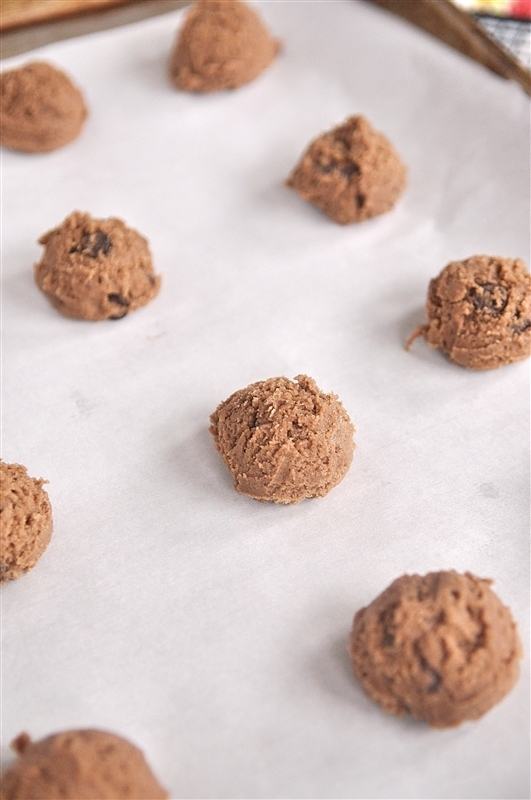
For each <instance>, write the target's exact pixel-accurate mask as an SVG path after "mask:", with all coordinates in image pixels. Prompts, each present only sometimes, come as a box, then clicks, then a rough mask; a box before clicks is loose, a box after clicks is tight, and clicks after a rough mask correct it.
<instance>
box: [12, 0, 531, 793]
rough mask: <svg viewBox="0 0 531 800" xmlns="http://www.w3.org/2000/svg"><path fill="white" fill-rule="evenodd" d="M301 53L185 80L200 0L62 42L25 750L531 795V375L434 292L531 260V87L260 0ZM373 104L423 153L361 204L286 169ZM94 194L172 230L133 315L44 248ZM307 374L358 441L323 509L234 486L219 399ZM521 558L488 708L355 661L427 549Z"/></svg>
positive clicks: (40, 195)
mask: <svg viewBox="0 0 531 800" xmlns="http://www.w3.org/2000/svg"><path fill="white" fill-rule="evenodd" d="M257 8H258V10H259V11H260V13H261V15H262V18H263V19H264V21H266V23H267V24H268V26H269V28H270V30H271V32H272V33H273V34H274V35H276V36H278V37H280V38H281V39H282V40H283V42H284V51H283V53H282V55H281V56H280V57H279V58H278V60H277V62H276V63H275V64H274V65H273V66H272V67H271V68H270V69H269V70H268V71H267V72H265V73H264V74H263V75H262V76H261V77H260V78H259V79H258V80H257V81H255V82H254V83H253V84H250V85H248V86H247V87H244V88H241V89H239V90H238V91H234V92H226V93H225V92H224V93H219V94H213V95H209V96H192V95H188V94H183V93H179V92H177V91H176V90H174V89H173V88H172V86H171V85H170V84H169V82H168V80H167V77H166V68H167V66H166V65H167V58H168V54H169V51H170V49H171V47H172V44H173V40H174V36H175V33H176V30H177V28H178V26H179V24H180V22H181V20H182V12H176V13H171V14H168V15H164V16H162V17H158V18H156V19H153V20H149V21H143V22H141V23H138V24H135V25H132V26H129V27H125V28H123V29H119V30H114V31H110V32H106V33H98V34H95V35H92V36H88V37H85V38H82V39H76V40H75V41H71V42H66V43H65V42H63V43H60V44H54V45H51V46H49V47H47V48H44V49H42V50H40V51H39V52H35V53H33V54H29V55H26V56H25V57H19V58H17V59H13V60H12V61H10V62H8V63H5V64H4V68H6V67H8V66H12V65H16V64H21V63H24V62H26V61H28V60H31V59H32V58H37V57H39V58H46V59H47V60H49V61H51V62H52V63H55V64H56V65H57V66H59V67H60V68H62V69H64V70H66V71H67V72H68V73H69V74H70V75H71V76H72V77H73V79H74V80H75V81H76V82H77V83H78V84H79V85H80V86H81V87H82V88H83V91H84V93H85V95H86V99H87V102H88V105H89V107H90V117H89V119H88V122H87V125H86V128H85V130H84V132H83V134H82V136H81V137H80V138H79V139H78V140H77V141H76V142H74V143H73V144H71V145H70V146H68V147H67V148H64V149H63V150H60V151H57V152H55V153H51V154H48V155H40V156H28V155H24V154H18V153H14V152H10V151H7V150H5V149H4V150H3V151H2V263H3V276H2V284H3V323H2V337H3V365H4V366H3V382H2V400H3V458H4V459H5V460H6V461H8V462H19V463H22V464H24V465H25V466H27V468H28V470H29V472H30V474H31V475H34V476H37V477H38V476H42V477H45V478H47V479H49V481H50V483H49V486H48V491H49V496H50V498H51V501H52V505H53V510H54V518H55V529H54V535H53V539H52V543H51V545H50V547H49V549H48V551H47V552H46V554H45V555H44V556H43V558H42V559H41V561H40V562H39V564H38V566H37V567H36V568H35V569H34V570H33V571H32V572H31V573H29V574H28V575H26V576H24V577H23V578H22V579H20V580H19V581H17V582H14V583H13V584H11V585H8V586H6V587H4V588H3V590H2V610H1V615H2V717H3V718H2V755H3V757H4V763H6V764H7V763H9V761H10V759H11V755H10V754H9V749H8V743H9V741H10V740H11V739H12V738H13V737H14V736H15V735H16V734H18V733H19V732H20V731H21V730H27V731H28V732H29V733H30V734H31V736H32V737H34V738H39V737H41V736H44V735H47V734H48V733H50V732H53V731H57V730H64V729H67V728H74V727H75V728H77V727H99V728H104V729H109V730H112V731H115V732H117V733H120V734H122V735H124V736H126V737H128V738H130V739H131V740H132V741H134V742H136V743H137V744H138V745H139V746H140V747H141V748H142V749H143V750H144V752H145V753H146V756H147V758H148V760H149V762H150V763H151V765H152V767H153V769H154V771H155V772H156V774H157V775H158V777H159V779H160V780H161V782H162V783H163V784H164V785H165V786H166V787H167V788H168V791H169V792H170V796H171V797H175V798H178V797H190V798H207V797H210V798H259V797H260V798H262V797H270V798H285V797H292V798H302V797H312V798H522V797H526V796H529V610H528V593H529V511H528V509H529V490H528V487H529V444H528V442H529V425H528V418H529V365H528V363H519V364H515V365H511V366H508V367H504V368H502V369H500V370H495V371H492V372H486V373H474V372H468V371H466V370H464V369H461V368H458V367H455V366H453V365H451V364H450V363H449V362H448V361H447V360H446V359H445V358H444V357H443V356H442V355H441V354H440V353H438V352H437V351H431V350H429V349H428V348H427V346H426V345H425V344H424V343H423V342H422V341H420V340H418V341H417V342H415V344H414V345H413V348H412V350H411V352H409V353H407V352H406V351H405V350H404V346H403V345H404V342H405V340H406V339H407V337H408V336H409V334H410V333H411V331H412V330H413V329H414V328H415V326H416V325H417V324H419V323H420V322H421V321H422V319H423V305H424V298H425V294H426V289H427V284H428V281H429V279H430V278H431V277H433V276H434V275H436V274H437V273H438V272H439V271H440V269H441V268H442V267H443V266H444V265H445V264H446V263H448V261H450V260H455V259H458V258H465V257H467V256H469V255H472V254H474V253H489V254H500V255H504V256H512V257H522V258H524V260H526V262H527V263H528V264H529V255H530V254H529V238H530V237H529V210H530V209H529V205H530V204H529V103H528V99H527V98H526V97H525V95H524V93H523V92H522V91H521V90H520V89H519V87H517V86H515V85H511V84H508V83H506V82H504V81H502V80H501V79H498V78H497V77H495V76H493V75H491V74H490V73H488V72H486V71H485V70H484V69H483V68H482V67H481V66H479V65H476V64H473V63H471V62H470V61H468V60H467V59H465V58H464V57H461V56H460V55H459V54H456V53H455V52H453V51H451V50H449V49H447V48H445V47H444V46H442V45H439V44H438V43H437V42H435V41H434V40H433V39H432V38H430V37H428V36H426V35H424V34H422V33H421V32H419V31H417V30H415V29H413V28H411V27H410V26H408V25H407V24H405V23H403V22H401V21H400V20H398V19H395V18H393V17H392V16H390V15H388V14H385V13H383V12H381V11H380V10H379V9H376V8H373V7H371V6H370V5H369V4H365V3H363V2H352V1H351V0H327V1H326V2H304V1H302V2H261V3H258V4H257ZM353 113H363V114H365V115H366V116H367V117H368V118H369V119H370V120H371V122H372V123H373V124H374V126H375V127H376V128H377V129H380V130H382V131H384V132H385V133H386V134H387V135H388V137H389V138H390V139H391V140H392V141H393V142H394V144H395V146H396V148H397V150H398V151H399V152H400V153H401V155H402V157H403V158H404V160H405V161H406V162H407V164H408V166H409V170H410V179H409V187H408V190H407V193H406V194H405V195H404V197H403V198H402V200H401V201H400V203H399V204H398V205H397V207H396V208H395V210H394V211H393V212H392V213H390V214H388V215H386V216H384V217H380V218H378V219H374V220H372V221H369V222H366V223H363V224H361V225H359V226H351V227H347V228H344V227H341V226H338V225H336V224H334V223H333V222H331V221H329V220H328V219H327V218H325V217H324V216H322V215H320V214H319V212H317V211H316V210H315V209H313V208H312V207H310V206H308V205H307V204H305V203H303V202H302V201H301V200H300V199H299V198H298V197H297V196H296V195H295V193H293V192H292V191H290V190H288V189H287V188H285V187H284V186H283V181H284V179H285V178H286V176H287V174H288V173H289V172H290V170H291V169H292V167H293V166H294V164H295V162H296V161H297V159H298V158H299V156H300V154H301V153H302V151H303V149H304V148H305V146H306V145H307V143H308V142H309V141H310V140H311V139H312V138H314V137H315V136H316V135H317V134H318V133H320V132H322V131H324V130H327V129H329V128H330V127H332V126H333V125H335V124H338V123H339V122H341V121H342V120H343V119H345V118H346V117H347V116H349V115H350V114H353ZM73 209H80V210H83V211H88V212H89V213H91V214H92V215H93V216H96V217H105V216H118V217H121V218H122V219H124V220H125V221H126V222H127V223H128V224H129V225H131V226H133V227H135V228H137V229H138V230H139V231H140V232H141V233H143V234H144V235H145V236H147V237H148V239H149V241H150V245H151V248H152V252H153V256H154V261H155V265H156V269H157V271H158V272H160V273H161V275H162V289H161V292H160V295H159V297H158V298H156V299H155V300H154V301H153V302H152V303H151V304H150V305H149V306H147V307H146V308H144V309H142V310H140V311H137V312H135V313H134V314H133V315H131V316H130V317H127V318H125V319H123V320H120V321H119V322H100V323H87V322H79V321H72V320H68V319H66V318H63V317H62V316H60V315H59V314H58V313H57V312H56V311H54V309H53V308H52V307H51V306H50V305H49V304H48V303H47V301H46V299H45V298H44V297H43V296H42V295H41V294H40V292H39V291H38V290H37V288H36V287H35V285H34V283H33V277H32V265H33V264H34V263H35V262H36V261H37V260H38V259H39V257H40V253H41V248H40V246H39V245H37V244H36V240H37V238H38V237H39V236H40V235H41V234H42V233H43V232H44V231H46V230H48V229H50V228H52V227H54V226H56V225H57V224H59V223H60V222H61V221H62V219H63V218H64V217H65V216H66V215H67V214H69V213H70V212H71V211H72V210H73ZM299 373H307V374H309V375H311V376H312V377H314V378H315V380H316V381H317V383H318V385H319V386H320V388H321V389H323V390H324V391H334V392H336V393H337V394H338V395H339V396H340V398H341V399H342V401H343V403H344V405H345V407H346V408H347V410H348V412H349V414H350V415H351V417H352V419H353V422H354V424H355V425H356V428H357V433H356V443H357V449H356V453H355V457H354V462H353V465H352V468H351V470H350V472H349V473H348V475H347V477H346V478H345V480H344V481H343V482H342V483H341V484H340V485H339V486H338V487H337V488H335V489H334V490H333V491H332V492H331V493H330V494H329V495H328V496H327V497H326V498H323V499H318V500H312V501H306V502H304V503H301V504H299V505H296V506H289V507H283V506H274V505H268V504H260V503H257V502H255V501H253V500H250V499H248V498H245V497H242V496H239V495H237V494H236V493H235V492H234V491H233V489H232V486H231V481H230V478H229V475H228V473H227V472H226V471H225V469H224V467H223V465H222V463H221V460H220V458H219V456H218V455H217V453H216V452H215V450H214V447H213V444H212V441H211V437H210V434H209V433H208V417H209V414H210V413H211V412H212V411H213V410H214V408H215V407H216V405H217V404H218V403H219V402H220V401H221V400H223V399H225V398H226V397H227V396H228V395H229V394H231V393H232V392H233V391H235V390H236V389H239V388H241V387H243V386H246V385H247V384H249V383H251V382H253V381H256V380H261V379H265V378H268V377H272V376H275V375H286V376H288V377H291V378H293V377H294V376H295V375H297V374H299ZM452 568H453V569H457V570H461V571H465V570H470V571H472V572H474V573H476V574H478V575H480V576H485V577H492V578H494V580H495V586H494V588H495V590H496V591H497V592H498V594H499V595H500V597H501V598H502V599H503V601H504V602H505V603H506V604H507V605H509V606H510V607H511V609H512V611H513V614H514V616H515V618H516V619H517V621H518V625H519V629H520V632H521V635H522V638H523V640H524V648H525V658H524V663H523V674H522V677H521V679H520V681H519V683H518V684H517V686H516V687H515V689H514V690H513V691H512V693H511V694H510V695H509V696H508V697H507V698H506V699H505V700H504V701H503V702H502V703H501V704H500V705H498V706H497V707H496V708H494V709H493V710H492V711H491V712H489V713H488V714H487V715H486V716H485V717H483V718H482V719H481V720H480V721H478V722H476V723H468V724H465V725H463V726H461V727H459V728H457V729H454V730H447V731H434V730H431V729H429V728H428V727H426V726H425V725H423V724H420V723H416V722H412V721H411V720H407V719H406V720H398V719H395V718H393V717H391V716H389V715H387V714H385V713H384V712H383V711H381V710H380V709H379V707H378V706H376V705H375V704H373V703H372V702H370V701H369V700H368V699H367V698H366V697H365V696H364V695H363V693H362V691H361V690H360V688H359V687H358V686H357V684H356V683H355V681H354V679H353V678H352V677H351V673H350V666H349V662H348V657H347V654H346V645H347V639H348V633H349V630H350V626H351V620H352V616H353V614H354V612H355V611H356V610H357V609H358V608H360V607H361V606H363V605H366V604H367V603H369V602H370V601H371V600H372V599H373V598H374V597H375V596H376V595H377V594H378V593H379V592H381V591H382V590H383V589H384V588H385V587H386V586H387V585H388V584H389V583H390V582H391V581H392V580H393V579H394V578H396V577H398V576H399V575H400V574H402V573H404V572H418V573H421V574H423V573H426V572H428V571H431V570H439V569H452Z"/></svg>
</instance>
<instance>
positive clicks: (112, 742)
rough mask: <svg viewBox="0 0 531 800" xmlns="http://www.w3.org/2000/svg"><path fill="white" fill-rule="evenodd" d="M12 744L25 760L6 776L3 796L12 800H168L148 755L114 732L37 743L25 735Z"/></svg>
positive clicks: (66, 734)
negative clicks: (84, 799)
mask: <svg viewBox="0 0 531 800" xmlns="http://www.w3.org/2000/svg"><path fill="white" fill-rule="evenodd" d="M11 746H12V748H13V749H14V750H15V751H16V752H17V753H18V754H19V758H18V760H17V761H16V762H15V763H14V764H13V766H12V767H10V768H9V769H7V770H6V771H5V772H4V773H3V774H2V798H6V800H7V798H9V800H33V799H34V798H39V800H58V798H62V800H80V798H96V797H97V798H101V800H163V798H167V797H168V795H167V793H166V792H165V790H164V789H163V788H162V787H161V786H160V784H159V783H158V781H157V780H156V779H155V777H154V775H153V773H152V772H151V770H150V768H149V766H148V765H147V763H146V760H145V758H144V756H143V754H142V752H141V751H140V750H139V749H138V748H137V747H135V746H134V745H133V744H131V743H130V742H128V741H127V740H126V739H122V738H121V737H120V736H116V735H114V734H112V733H106V732H105V731H97V730H80V731H65V732H64V733H56V734H54V735H52V736H48V737H47V738H46V739H41V740H40V741H39V742H35V743H33V742H32V741H31V739H30V737H29V736H28V735H27V734H25V733H21V734H20V735H19V736H18V737H17V738H16V739H15V741H14V742H12V744H11Z"/></svg>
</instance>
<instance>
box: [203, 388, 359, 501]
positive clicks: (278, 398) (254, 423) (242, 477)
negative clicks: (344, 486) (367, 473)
mask: <svg viewBox="0 0 531 800" xmlns="http://www.w3.org/2000/svg"><path fill="white" fill-rule="evenodd" d="M210 421H211V423H212V424H211V426H210V432H211V433H212V435H213V437H214V442H215V445H216V449H217V450H218V452H219V453H220V455H221V458H222V459H223V461H224V463H225V465H226V466H227V468H228V469H229V471H230V473H231V474H232V478H233V481H234V488H235V489H236V491H237V492H239V493H240V494H245V495H248V496H249V497H252V498H254V499H255V500H267V501H272V502H274V503H298V502H299V501H300V500H304V499H305V498H310V497H324V495H326V494H328V492H329V491H330V489H332V488H333V487H334V486H336V485H337V484H338V483H339V482H340V481H341V480H342V479H343V478H344V477H345V475H346V473H347V471H348V469H349V467H350V464H351V462H352V457H353V453H354V441H353V435H354V426H353V424H352V422H351V421H350V418H349V416H348V414H347V412H346V411H345V409H344V407H343V405H342V403H341V402H340V400H339V399H338V398H337V397H336V395H334V394H324V393H323V392H321V391H320V390H319V389H318V388H317V386H316V384H315V381H314V380H312V378H309V377H308V376H306V375H298V376H297V377H296V378H295V381H290V380H288V378H270V379H269V380H266V381H259V382H257V383H252V384H251V385H250V386H247V388H245V389H240V390H239V391H237V392H235V393H234V394H232V395H231V396H230V397H229V398H228V399H227V400H225V401H224V402H223V403H221V404H220V405H219V406H218V408H217V409H216V411H215V412H214V413H213V414H212V416H211V417H210Z"/></svg>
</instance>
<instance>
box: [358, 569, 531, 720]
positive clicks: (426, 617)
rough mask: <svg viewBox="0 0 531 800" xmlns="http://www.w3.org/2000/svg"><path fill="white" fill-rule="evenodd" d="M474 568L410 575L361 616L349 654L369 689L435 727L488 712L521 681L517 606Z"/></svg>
mask: <svg viewBox="0 0 531 800" xmlns="http://www.w3.org/2000/svg"><path fill="white" fill-rule="evenodd" d="M491 583H492V581H490V580H484V579H481V578H476V577H475V576H474V575H471V574H470V573H468V572H467V573H466V574H464V575H462V574H460V573H458V572H455V571H453V570H452V571H448V572H432V573H429V574H428V575H425V576H423V577H422V576H420V575H403V576H402V577H401V578H398V579H397V580H395V581H394V582H393V583H392V584H391V585H390V586H389V587H388V588H387V589H386V590H385V591H384V592H382V594H381V595H379V596H378V597H377V598H376V599H375V600H374V601H373V602H372V603H371V604H370V605H369V606H367V608H362V609H361V610H360V611H358V613H357V614H356V616H355V617H354V625H353V629H352V635H351V639H350V655H351V658H352V664H353V668H354V674H355V676H356V678H357V679H358V680H359V682H360V683H361V685H362V687H363V689H364V690H365V692H366V693H367V694H368V695H369V697H371V698H372V699H373V700H376V702H377V703H379V704H380V705H381V706H382V707H383V708H384V709H385V710H386V711H388V712H390V713H391V714H398V715H402V714H404V713H409V714H411V715H412V716H413V717H417V718H418V719H421V720H425V721H426V722H428V723H429V724H430V725H432V726H434V727H436V728H448V727H453V726H455V725H459V724H460V723H462V722H464V721H465V720H473V719H477V718H478V717H480V716H482V714H484V713H485V712H486V711H488V710H489V709H490V708H491V707H492V706H493V705H494V704H495V703H498V702H499V701H500V700H501V699H502V698H503V697H505V695H506V694H507V693H508V692H509V690H510V689H511V688H512V687H513V685H514V684H515V683H516V680H517V678H518V674H519V660H520V658H521V655H522V650H521V645H520V639H519V637H518V632H517V630H516V625H515V623H514V622H513V619H512V616H511V612H510V611H509V609H508V608H506V607H505V606H504V605H502V603H501V601H500V600H499V598H498V597H497V595H496V594H495V593H494V592H493V591H492V589H491V588H490V584H491Z"/></svg>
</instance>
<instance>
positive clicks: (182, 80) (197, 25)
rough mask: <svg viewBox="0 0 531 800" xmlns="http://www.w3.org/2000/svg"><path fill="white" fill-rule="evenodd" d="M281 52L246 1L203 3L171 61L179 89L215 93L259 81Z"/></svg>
mask: <svg viewBox="0 0 531 800" xmlns="http://www.w3.org/2000/svg"><path fill="white" fill-rule="evenodd" d="M279 49H280V45H279V43H278V41H276V40H275V39H273V38H272V37H271V36H270V35H269V33H268V31H267V29H266V28H265V26H264V24H263V23H262V21H261V20H260V18H259V16H258V15H257V13H256V12H255V11H254V10H253V9H252V8H250V7H249V6H248V5H246V4H245V3H243V2H241V0H199V2H196V3H195V4H194V6H193V7H192V8H191V10H190V11H189V12H188V14H187V16H186V18H185V21H184V24H183V27H182V28H181V30H180V32H179V34H178V37H177V41H176V44H175V48H174V50H173V53H172V56H171V60H170V78H171V80H172V82H173V83H174V84H175V86H176V87H177V88H178V89H183V90H185V91H189V92H215V91H219V90H220V89H236V88H237V87H238V86H242V85H243V84H245V83H249V82H250V81H252V80H254V79H255V78H256V77H257V76H258V75H259V74H260V73H261V72H262V71H263V70H264V69H265V68H266V67H267V66H269V64H270V63H271V62H272V61H273V59H274V58H275V56H276V54H277V52H278V51H279Z"/></svg>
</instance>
